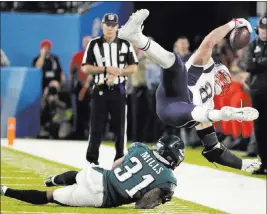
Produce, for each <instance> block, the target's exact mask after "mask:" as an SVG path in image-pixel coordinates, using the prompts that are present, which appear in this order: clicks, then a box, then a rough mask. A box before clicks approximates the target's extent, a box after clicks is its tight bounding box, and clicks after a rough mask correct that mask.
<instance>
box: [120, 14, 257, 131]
mask: <svg viewBox="0 0 267 214" xmlns="http://www.w3.org/2000/svg"><path fill="white" fill-rule="evenodd" d="M148 15H149V11H148V10H146V9H142V10H139V11H137V12H136V13H134V14H133V15H132V16H131V17H130V19H129V20H128V22H127V23H126V24H125V25H124V26H122V27H121V29H119V37H120V38H122V39H125V40H128V41H130V42H131V43H133V44H134V45H135V46H137V47H138V48H140V49H142V50H144V51H145V54H146V56H147V57H148V58H150V59H151V60H152V61H154V62H155V63H158V64H159V65H161V66H162V68H163V69H164V70H163V79H162V83H161V84H160V86H159V88H158V90H157V113H158V116H159V118H160V119H161V120H162V121H163V122H164V123H167V124H169V125H172V126H174V127H179V126H183V125H187V127H192V126H194V125H196V124H197V123H206V122H210V121H214V122H215V121H221V120H225V121H227V120H240V121H248V120H254V119H255V117H256V115H257V112H256V111H254V109H252V108H242V109H241V111H240V109H237V108H232V107H225V108H222V109H221V110H215V109H207V108H205V107H202V106H198V105H194V104H192V103H191V98H190V92H189V90H188V77H187V75H188V73H187V70H186V68H185V65H184V63H183V62H182V60H181V58H180V57H179V56H178V55H176V54H174V53H171V52H169V51H166V50H165V49H164V48H163V47H161V46H160V45H159V44H158V43H156V42H155V41H152V40H151V39H149V38H148V37H147V36H145V35H143V33H142V24H143V21H144V20H145V19H146V18H147V17H148ZM234 26H235V25H234ZM234 26H233V27H234ZM232 29H233V28H230V27H229V29H226V30H225V31H224V32H221V31H217V32H216V35H213V37H212V38H214V37H215V36H218V34H220V36H219V38H217V39H216V41H215V44H217V43H218V42H220V41H221V40H222V39H223V38H224V37H225V35H226V34H227V33H228V32H230V31H231V30H232ZM225 33H226V34H225ZM224 34H225V35H224ZM215 44H214V45H215ZM205 45H210V41H207V42H205V43H204V44H203V46H205ZM211 51H212V47H209V53H208V54H209V55H210V56H209V57H207V56H206V58H208V60H209V58H210V57H211ZM198 61H200V60H195V62H196V63H198ZM200 63H201V64H200V66H201V65H204V63H203V62H200Z"/></svg>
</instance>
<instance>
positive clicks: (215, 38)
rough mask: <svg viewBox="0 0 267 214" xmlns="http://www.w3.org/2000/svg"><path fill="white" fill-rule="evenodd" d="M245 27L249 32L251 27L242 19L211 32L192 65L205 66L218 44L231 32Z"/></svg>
mask: <svg viewBox="0 0 267 214" xmlns="http://www.w3.org/2000/svg"><path fill="white" fill-rule="evenodd" d="M244 26H246V27H247V28H248V30H249V31H250V32H252V27H251V25H250V23H249V22H248V21H247V20H245V19H243V18H240V19H233V20H232V21H230V22H228V23H227V24H224V25H222V26H220V27H218V28H216V29H214V30H213V31H211V32H210V33H209V34H208V35H207V36H206V37H205V38H204V40H203V41H202V43H201V45H200V46H199V48H198V49H197V51H196V53H195V56H194V58H193V62H192V63H193V64H194V65H206V64H207V63H208V62H209V60H210V57H211V55H212V49H213V48H214V46H215V45H216V44H218V43H219V42H220V41H221V40H222V39H223V38H224V37H225V36H226V35H227V34H228V33H229V32H230V31H231V30H233V29H234V28H240V27H244Z"/></svg>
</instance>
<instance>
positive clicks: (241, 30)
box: [229, 19, 252, 50]
mask: <svg viewBox="0 0 267 214" xmlns="http://www.w3.org/2000/svg"><path fill="white" fill-rule="evenodd" d="M234 21H235V28H234V29H233V30H232V31H231V33H230V37H229V42H230V45H231V47H232V49H233V50H239V49H242V48H244V47H246V46H247V45H248V44H249V41H250V34H251V32H252V27H251V25H250V23H249V22H248V21H247V20H245V19H234Z"/></svg>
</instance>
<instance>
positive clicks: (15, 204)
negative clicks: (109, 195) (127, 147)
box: [1, 147, 224, 214]
mask: <svg viewBox="0 0 267 214" xmlns="http://www.w3.org/2000/svg"><path fill="white" fill-rule="evenodd" d="M71 169H75V168H73V167H70V166H66V165H63V164H58V163H55V162H52V161H48V160H45V159H42V158H39V157H35V156H32V155H29V154H25V153H22V152H17V151H14V150H12V149H9V148H4V147H1V184H2V185H7V186H9V187H12V188H19V189H40V190H46V189H47V188H45V187H44V185H43V179H44V178H46V177H47V176H49V175H52V174H56V173H61V172H64V171H67V170H71ZM188 191H190V190H188ZM133 208H134V207H133V205H127V206H122V207H119V208H112V209H96V208H72V207H60V206H58V205H54V204H48V205H44V206H37V205H31V204H27V203H24V202H20V201H16V200H14V199H9V198H5V197H1V213H38V214H40V213H62V214H63V213H66V214H67V213H71V214H76V213H88V214H90V213H96V214H104V213H108V214H127V213H161V214H162V213H163V214H165V213H166V214H177V213H187V214H188V213H190V214H191V213H192V214H197V213H198V214H204V213H211V214H213V213H216V214H220V213H224V212H220V211H218V210H214V209H210V208H207V207H204V206H201V205H198V204H194V203H191V202H188V201H184V200H180V199H173V200H172V201H171V202H170V203H167V204H165V205H162V206H159V207H158V208H156V209H155V210H153V211H151V210H145V211H137V210H134V209H133Z"/></svg>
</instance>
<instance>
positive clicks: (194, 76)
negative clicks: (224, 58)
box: [185, 55, 216, 109]
mask: <svg viewBox="0 0 267 214" xmlns="http://www.w3.org/2000/svg"><path fill="white" fill-rule="evenodd" d="M192 57H194V55H192V56H191V57H190V59H189V60H188V61H187V62H186V63H185V66H186V69H187V72H188V88H189V90H190V91H191V92H192V103H193V104H194V105H199V106H203V107H206V108H209V109H213V108H214V101H213V97H214V94H215V74H216V68H215V63H214V60H213V59H212V58H210V60H209V62H208V63H207V64H206V65H205V66H195V65H193V64H192Z"/></svg>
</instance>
